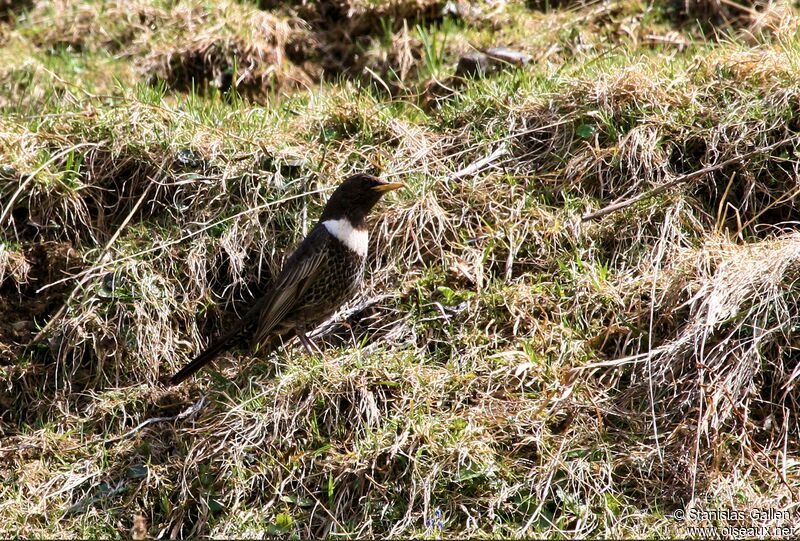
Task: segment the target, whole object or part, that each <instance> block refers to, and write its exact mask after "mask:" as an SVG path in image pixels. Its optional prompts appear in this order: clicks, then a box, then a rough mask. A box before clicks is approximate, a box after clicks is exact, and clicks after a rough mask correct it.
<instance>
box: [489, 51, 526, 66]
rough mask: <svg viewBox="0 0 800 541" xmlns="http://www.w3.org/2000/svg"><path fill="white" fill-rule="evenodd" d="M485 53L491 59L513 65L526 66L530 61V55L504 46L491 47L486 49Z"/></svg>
mask: <svg viewBox="0 0 800 541" xmlns="http://www.w3.org/2000/svg"><path fill="white" fill-rule="evenodd" d="M486 54H487V55H489V57H490V58H491V59H492V60H499V61H500V62H507V63H509V64H513V65H515V66H526V65H528V63H529V62H530V61H531V55H529V54H525V53H521V52H519V51H514V50H512V49H508V48H506V47H492V48H491V49H487V50H486Z"/></svg>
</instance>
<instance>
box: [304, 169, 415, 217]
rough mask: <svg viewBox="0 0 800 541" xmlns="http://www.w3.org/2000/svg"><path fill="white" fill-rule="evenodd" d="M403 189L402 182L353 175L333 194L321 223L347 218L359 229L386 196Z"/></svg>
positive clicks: (366, 175)
mask: <svg viewBox="0 0 800 541" xmlns="http://www.w3.org/2000/svg"><path fill="white" fill-rule="evenodd" d="M402 187H403V184H402V183H400V182H384V181H382V180H380V179H379V178H377V177H374V176H372V175H368V174H366V173H358V174H355V175H351V176H349V177H347V178H346V179H345V180H344V182H342V183H341V184H340V185H339V187H338V188H336V190H335V191H334V192H333V194H331V197H330V199H328V203H327V204H326V205H325V210H323V211H322V216H321V217H320V221H325V220H338V219H340V218H347V219H348V220H349V221H350V223H351V224H352V226H353V227H356V228H357V227H359V226H360V225H362V224H363V223H364V219H365V218H366V217H367V215H368V214H369V211H370V210H372V207H374V206H375V204H376V203H377V202H378V201H379V200H380V198H381V197H382V196H383V195H384V194H386V193H388V192H391V191H392V190H397V189H398V188H402Z"/></svg>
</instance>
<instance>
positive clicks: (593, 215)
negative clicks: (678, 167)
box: [581, 136, 797, 222]
mask: <svg viewBox="0 0 800 541" xmlns="http://www.w3.org/2000/svg"><path fill="white" fill-rule="evenodd" d="M796 139H797V137H796V136H794V137H787V138H786V139H782V140H780V141H778V142H777V143H772V144H771V145H768V146H765V147H761V148H757V149H755V150H751V151H750V152H745V153H744V154H742V155H741V156H735V157H733V158H731V159H729V160H725V161H724V162H720V163H717V164H714V165H709V166H708V167H704V168H703V169H699V170H697V171H692V172H691V173H687V174H685V175H680V176H678V177H675V178H674V179H672V180H670V181H669V182H666V183H664V184H662V185H661V186H657V187H655V188H653V189H652V190H648V191H646V192H643V193H640V194H639V195H636V196H634V197H631V198H630V199H625V200H623V201H618V202H616V203H612V204H610V205H608V206H607V207H603V208H601V209H600V210H597V211H595V212H590V213H588V214H584V215H583V217H582V218H581V221H583V222H588V221H590V220H596V219H597V218H601V217H603V216H605V215H606V214H611V213H612V212H615V211H617V210H620V209H624V208H627V207H630V206H631V205H635V204H636V203H638V202H639V201H642V200H643V199H647V198H649V197H655V196H656V195H658V194H661V193H664V192H665V191H667V190H669V189H670V188H674V187H675V186H678V185H679V184H684V183H686V182H690V181H692V180H694V179H696V178H698V177H702V176H703V175H705V174H707V173H711V172H713V171H718V170H719V169H723V168H725V167H728V166H729V165H732V164H735V163H740V162H743V161H744V160H746V159H748V158H751V157H753V156H755V155H756V154H762V153H764V152H768V151H770V150H773V149H775V148H777V147H780V146H783V145H785V144H787V143H790V142H792V141H795V140H796Z"/></svg>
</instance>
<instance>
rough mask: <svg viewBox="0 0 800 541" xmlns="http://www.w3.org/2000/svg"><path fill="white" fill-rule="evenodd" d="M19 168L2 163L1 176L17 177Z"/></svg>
mask: <svg viewBox="0 0 800 541" xmlns="http://www.w3.org/2000/svg"><path fill="white" fill-rule="evenodd" d="M16 177H17V170H16V169H14V168H13V167H12V166H10V165H0V178H8V179H11V178H16Z"/></svg>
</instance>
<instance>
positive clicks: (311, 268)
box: [254, 226, 328, 344]
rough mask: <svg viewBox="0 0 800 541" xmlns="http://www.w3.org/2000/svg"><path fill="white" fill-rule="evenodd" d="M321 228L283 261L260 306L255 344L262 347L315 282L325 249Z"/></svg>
mask: <svg viewBox="0 0 800 541" xmlns="http://www.w3.org/2000/svg"><path fill="white" fill-rule="evenodd" d="M322 227H323V226H317V228H315V229H314V230H313V231H312V232H311V233H309V235H308V236H307V237H306V238H305V240H304V241H303V242H302V243H301V244H300V246H299V247H298V248H297V250H295V251H294V253H293V254H292V255H291V256H290V257H289V259H287V260H286V263H285V264H284V266H283V270H281V273H280V274H279V275H278V278H277V279H276V280H275V285H274V286H273V287H272V290H271V291H270V293H268V294H267V295H266V296H265V298H264V300H263V303H262V305H261V315H260V317H259V324H258V330H257V331H256V333H255V335H254V343H255V344H263V343H264V342H265V341H266V339H267V337H268V336H269V334H270V333H271V332H272V330H273V329H274V328H275V326H276V325H278V324H279V323H280V322H281V321H282V320H283V318H284V317H286V315H287V314H288V313H289V312H290V311H291V309H292V308H294V307H295V305H296V304H297V301H298V300H299V299H300V298H301V297H302V296H303V293H304V292H305V291H306V289H307V288H308V286H309V285H311V284H312V283H313V282H314V280H315V279H316V278H317V275H318V273H319V270H320V267H321V263H322V262H323V261H324V260H325V257H326V250H325V249H324V248H325V245H326V243H327V242H328V236H327V235H326V234H325V231H324V229H322Z"/></svg>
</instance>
